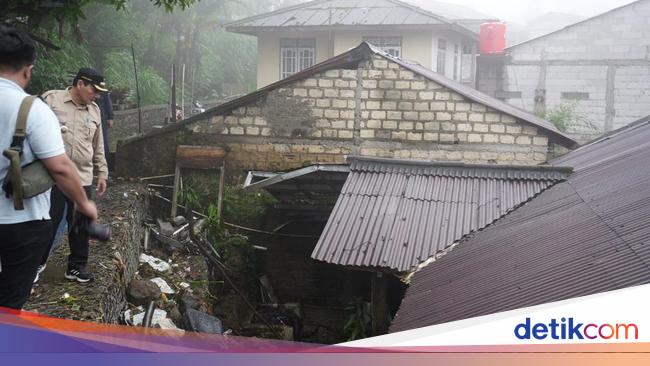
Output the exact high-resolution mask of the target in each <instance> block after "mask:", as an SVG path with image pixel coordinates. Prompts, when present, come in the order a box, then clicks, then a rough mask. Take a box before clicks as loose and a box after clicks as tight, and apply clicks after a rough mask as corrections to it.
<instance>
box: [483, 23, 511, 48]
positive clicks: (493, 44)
mask: <svg viewBox="0 0 650 366" xmlns="http://www.w3.org/2000/svg"><path fill="white" fill-rule="evenodd" d="M480 36H481V37H480V39H481V43H480V51H481V55H492V54H501V53H503V50H504V49H505V48H506V24H505V23H501V22H489V23H483V24H481V33H480Z"/></svg>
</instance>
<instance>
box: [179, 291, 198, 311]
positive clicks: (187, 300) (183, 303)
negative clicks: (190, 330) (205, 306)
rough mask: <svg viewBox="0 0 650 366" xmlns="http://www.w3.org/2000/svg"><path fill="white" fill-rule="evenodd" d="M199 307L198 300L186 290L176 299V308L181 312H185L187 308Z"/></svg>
mask: <svg viewBox="0 0 650 366" xmlns="http://www.w3.org/2000/svg"><path fill="white" fill-rule="evenodd" d="M200 308H201V303H200V302H199V300H198V299H197V298H196V297H195V296H194V295H192V294H190V293H188V292H185V293H183V294H182V296H181V298H180V299H178V309H179V310H180V311H181V313H186V312H187V309H194V310H199V309H200Z"/></svg>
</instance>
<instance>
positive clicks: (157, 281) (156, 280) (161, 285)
mask: <svg viewBox="0 0 650 366" xmlns="http://www.w3.org/2000/svg"><path fill="white" fill-rule="evenodd" d="M149 281H151V282H153V283H155V284H156V285H158V287H159V288H160V291H162V293H163V294H170V295H171V294H175V293H176V291H174V290H173V289H172V288H171V287H169V285H168V284H167V281H165V280H163V279H162V278H160V277H156V278H152V279H150V280H149Z"/></svg>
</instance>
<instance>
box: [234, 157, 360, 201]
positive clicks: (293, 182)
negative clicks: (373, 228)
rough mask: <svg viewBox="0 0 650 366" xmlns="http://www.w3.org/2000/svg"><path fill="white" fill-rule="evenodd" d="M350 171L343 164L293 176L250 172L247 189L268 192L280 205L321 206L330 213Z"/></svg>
mask: <svg viewBox="0 0 650 366" xmlns="http://www.w3.org/2000/svg"><path fill="white" fill-rule="evenodd" d="M349 171H350V169H349V168H348V166H347V165H341V164H316V165H311V166H308V167H304V168H300V169H296V170H293V171H290V172H283V173H271V172H249V173H248V177H247V178H246V183H244V189H248V190H253V189H265V190H267V191H268V192H269V193H271V195H273V196H274V197H275V198H277V199H278V201H279V202H281V203H291V204H319V205H326V206H329V207H330V209H331V207H332V206H333V204H334V202H336V199H337V197H338V196H339V194H340V193H341V188H342V187H343V184H344V183H345V180H346V178H347V175H348V172H349Z"/></svg>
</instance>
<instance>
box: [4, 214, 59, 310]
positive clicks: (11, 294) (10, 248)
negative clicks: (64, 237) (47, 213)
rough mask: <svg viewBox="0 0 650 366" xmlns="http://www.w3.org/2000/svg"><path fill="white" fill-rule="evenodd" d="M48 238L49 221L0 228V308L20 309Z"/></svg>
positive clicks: (50, 226) (50, 233)
mask: <svg viewBox="0 0 650 366" xmlns="http://www.w3.org/2000/svg"><path fill="white" fill-rule="evenodd" d="M51 236H52V224H51V222H50V221H49V220H41V221H28V222H23V223H20V224H6V225H0V266H2V271H0V306H2V307H7V308H12V309H17V310H20V309H21V308H22V307H23V305H24V304H25V302H26V301H27V299H28V298H29V293H30V291H31V289H32V284H33V283H34V277H36V269H37V268H38V265H39V264H40V260H41V258H42V256H43V254H44V253H46V250H47V247H48V245H49V244H50V241H49V240H50V237H51Z"/></svg>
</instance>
